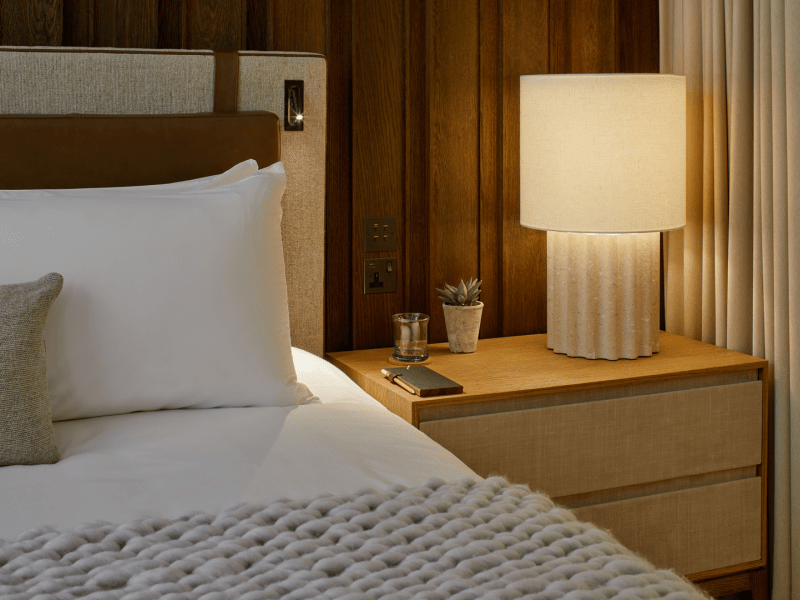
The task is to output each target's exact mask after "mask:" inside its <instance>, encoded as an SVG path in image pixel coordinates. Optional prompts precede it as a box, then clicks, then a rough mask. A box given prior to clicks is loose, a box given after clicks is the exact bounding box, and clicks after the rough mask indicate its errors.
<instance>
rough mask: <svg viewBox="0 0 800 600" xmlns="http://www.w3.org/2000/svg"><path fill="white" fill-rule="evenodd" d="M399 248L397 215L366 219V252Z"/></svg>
mask: <svg viewBox="0 0 800 600" xmlns="http://www.w3.org/2000/svg"><path fill="white" fill-rule="evenodd" d="M395 250H397V217H367V218H366V219H364V252H393V251H395Z"/></svg>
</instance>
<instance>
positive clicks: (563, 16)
mask: <svg viewBox="0 0 800 600" xmlns="http://www.w3.org/2000/svg"><path fill="white" fill-rule="evenodd" d="M615 5H616V1H615V0H570V1H569V2H568V1H567V0H550V20H549V26H550V61H549V63H550V72H551V73H613V72H614V65H615V61H616V51H615V42H614V40H615V26H616V19H615V12H616V11H615Z"/></svg>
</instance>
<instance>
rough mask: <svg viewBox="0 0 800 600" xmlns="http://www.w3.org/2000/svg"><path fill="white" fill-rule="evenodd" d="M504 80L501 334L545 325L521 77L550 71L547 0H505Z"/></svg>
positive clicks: (542, 259) (542, 260) (541, 247)
mask: <svg viewBox="0 0 800 600" xmlns="http://www.w3.org/2000/svg"><path fill="white" fill-rule="evenodd" d="M502 6H503V10H502V28H503V29H502V31H503V34H502V40H503V47H502V61H503V65H502V70H501V72H502V77H503V81H502V85H503V125H502V127H503V143H502V148H503V164H502V172H503V197H502V203H503V205H502V210H503V240H502V248H501V249H500V251H501V252H502V263H503V289H502V301H503V330H502V334H503V335H522V334H527V333H539V332H542V331H544V330H545V328H546V327H547V313H546V312H545V311H546V306H547V287H546V286H547V262H546V256H547V254H546V252H547V247H546V237H545V234H544V232H542V231H534V230H532V229H527V228H525V227H522V225H520V224H519V76H520V75H535V74H542V73H547V71H548V66H549V65H548V61H549V48H548V30H549V27H548V24H549V22H550V21H549V19H548V0H525V1H512V0H504V1H503V5H502Z"/></svg>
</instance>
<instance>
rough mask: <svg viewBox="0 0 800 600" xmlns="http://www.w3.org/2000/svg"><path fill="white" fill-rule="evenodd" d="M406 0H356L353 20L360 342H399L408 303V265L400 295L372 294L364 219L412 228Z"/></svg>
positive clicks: (356, 338)
mask: <svg viewBox="0 0 800 600" xmlns="http://www.w3.org/2000/svg"><path fill="white" fill-rule="evenodd" d="M404 16H405V11H404V9H403V5H402V3H399V2H392V3H391V4H389V3H382V2H381V3H378V2H374V1H373V0H355V1H354V2H353V19H352V35H353V37H352V57H353V84H352V86H353V87H352V94H353V96H352V113H351V115H352V132H353V133H352V136H353V137H352V139H353V159H352V160H353V162H352V185H353V221H352V224H353V225H352V227H353V236H352V248H353V263H352V264H353V270H352V274H353V275H352V279H351V286H352V293H353V347H354V348H355V349H358V348H368V347H374V346H378V345H383V346H389V345H391V343H392V330H391V315H392V314H394V313H396V312H400V311H401V310H402V309H403V297H404V291H403V289H402V282H403V275H402V273H403V271H402V269H405V268H407V266H406V265H398V289H397V293H394V294H364V293H363V281H364V280H363V277H364V266H363V262H364V259H365V258H367V257H371V258H376V257H378V256H402V254H403V252H404V247H403V243H404V240H403V238H402V236H398V237H399V238H400V239H399V240H398V242H399V247H398V251H397V252H384V253H380V254H376V253H372V254H369V255H367V254H365V253H364V231H363V227H364V225H363V223H364V218H366V217H372V216H383V215H394V216H397V217H398V229H399V230H400V231H403V230H404V228H405V218H404V213H405V210H404V199H405V198H404V197H405V189H404V187H405V176H404V173H405V111H404V106H403V104H404V98H405V74H404V72H403V63H404V52H403V44H404V41H405V35H404V32H403V22H404Z"/></svg>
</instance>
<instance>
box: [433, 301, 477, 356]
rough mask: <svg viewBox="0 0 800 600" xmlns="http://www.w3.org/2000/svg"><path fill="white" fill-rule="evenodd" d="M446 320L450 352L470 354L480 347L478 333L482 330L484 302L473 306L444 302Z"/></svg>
mask: <svg viewBox="0 0 800 600" xmlns="http://www.w3.org/2000/svg"><path fill="white" fill-rule="evenodd" d="M442 309H444V322H445V325H447V341H448V342H449V343H450V352H455V353H457V354H468V353H470V352H475V350H477V348H478V334H479V333H480V330H481V314H482V313H483V302H478V303H477V304H475V305H473V306H452V305H450V304H442Z"/></svg>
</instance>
